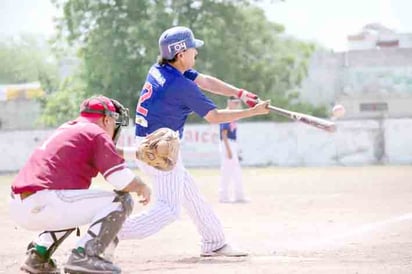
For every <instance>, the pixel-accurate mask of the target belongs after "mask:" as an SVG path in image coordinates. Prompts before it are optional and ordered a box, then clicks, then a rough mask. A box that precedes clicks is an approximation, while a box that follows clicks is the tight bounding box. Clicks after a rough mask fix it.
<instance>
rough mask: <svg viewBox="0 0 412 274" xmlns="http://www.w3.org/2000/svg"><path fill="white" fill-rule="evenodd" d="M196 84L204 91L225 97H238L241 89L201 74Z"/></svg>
mask: <svg viewBox="0 0 412 274" xmlns="http://www.w3.org/2000/svg"><path fill="white" fill-rule="evenodd" d="M194 82H195V83H196V84H197V85H198V86H199V87H200V88H201V89H203V90H206V91H208V92H210V93H213V94H217V95H224V96H227V97H230V96H235V97H237V96H238V93H239V88H237V87H234V86H232V85H230V84H228V83H226V82H224V81H222V80H220V79H218V78H216V77H213V76H210V75H206V74H201V73H199V75H198V76H197V77H196V79H195V80H194Z"/></svg>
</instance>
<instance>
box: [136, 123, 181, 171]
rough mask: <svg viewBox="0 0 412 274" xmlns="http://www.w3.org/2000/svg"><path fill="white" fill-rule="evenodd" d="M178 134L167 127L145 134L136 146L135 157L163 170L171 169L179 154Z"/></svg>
mask: <svg viewBox="0 0 412 274" xmlns="http://www.w3.org/2000/svg"><path fill="white" fill-rule="evenodd" d="M179 146H180V144H179V134H178V133H177V132H175V131H173V130H171V129H169V128H159V129H157V130H155V131H154V132H152V133H151V134H149V135H147V136H146V137H145V139H144V140H143V142H142V143H141V144H140V145H139V147H138V148H137V153H136V156H137V159H139V160H141V161H143V162H145V163H146V164H148V165H150V166H152V167H154V168H156V169H159V170H163V171H169V170H172V169H173V168H174V167H175V165H176V162H177V157H178V154H179Z"/></svg>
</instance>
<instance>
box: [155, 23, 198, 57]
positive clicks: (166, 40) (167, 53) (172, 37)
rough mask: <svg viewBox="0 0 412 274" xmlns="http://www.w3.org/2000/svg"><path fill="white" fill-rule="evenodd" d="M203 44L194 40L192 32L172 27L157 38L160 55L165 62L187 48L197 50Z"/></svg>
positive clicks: (187, 29) (184, 28) (183, 28)
mask: <svg viewBox="0 0 412 274" xmlns="http://www.w3.org/2000/svg"><path fill="white" fill-rule="evenodd" d="M203 44H204V42H203V41H202V40H199V39H195V37H194V35H193V32H192V31H191V30H190V29H189V28H186V27H173V28H170V29H167V30H165V31H164V32H163V33H162V35H160V38H159V49H160V55H161V57H162V58H164V59H166V60H171V59H173V58H174V57H175V56H176V54H178V53H179V52H181V51H184V50H186V49H189V48H199V47H201V46H203Z"/></svg>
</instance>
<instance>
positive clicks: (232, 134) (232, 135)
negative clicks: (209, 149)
mask: <svg viewBox="0 0 412 274" xmlns="http://www.w3.org/2000/svg"><path fill="white" fill-rule="evenodd" d="M223 130H227V138H228V139H230V140H234V141H236V131H237V124H236V122H235V121H233V122H230V123H222V124H220V140H222V132H223Z"/></svg>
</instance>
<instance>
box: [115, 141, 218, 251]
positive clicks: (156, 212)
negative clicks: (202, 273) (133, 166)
mask: <svg viewBox="0 0 412 274" xmlns="http://www.w3.org/2000/svg"><path fill="white" fill-rule="evenodd" d="M140 140H141V139H140ZM138 141H139V139H138ZM137 164H138V166H139V168H140V169H141V170H142V171H143V172H144V173H146V174H147V175H150V176H151V177H152V178H153V194H154V197H155V198H156V199H155V201H154V204H153V205H152V206H151V208H150V209H149V210H147V211H145V212H143V213H140V214H138V215H132V216H130V217H129V218H127V219H126V222H125V223H124V224H123V227H122V229H121V230H120V232H119V234H118V236H119V238H120V240H122V239H133V238H137V239H142V238H145V237H148V236H150V235H152V234H155V233H156V232H158V231H160V230H161V229H162V228H163V227H165V226H166V225H168V224H170V223H172V222H174V221H175V220H176V219H177V218H178V217H179V214H180V209H181V205H183V207H184V208H185V209H186V211H187V213H188V214H189V216H190V218H191V219H192V221H193V222H194V224H195V225H196V227H197V230H198V232H199V233H200V235H201V250H202V252H210V251H212V250H215V249H218V248H220V247H222V246H223V245H224V244H225V243H226V242H225V236H224V233H223V227H222V225H221V223H220V221H219V219H218V218H217V216H216V215H215V213H214V212H213V210H212V208H211V206H210V205H209V204H208V203H207V202H206V201H205V200H204V198H203V197H202V196H201V194H200V192H199V190H198V188H197V186H196V184H195V182H194V180H193V178H192V176H191V175H190V174H189V172H188V171H187V170H186V169H185V167H184V166H183V163H182V161H181V157H180V156H179V161H178V163H177V165H176V167H175V168H174V169H173V170H171V171H159V170H157V169H155V168H153V167H151V166H149V165H147V164H145V163H143V162H141V161H137Z"/></svg>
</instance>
